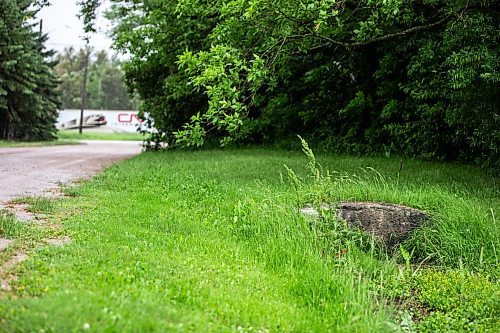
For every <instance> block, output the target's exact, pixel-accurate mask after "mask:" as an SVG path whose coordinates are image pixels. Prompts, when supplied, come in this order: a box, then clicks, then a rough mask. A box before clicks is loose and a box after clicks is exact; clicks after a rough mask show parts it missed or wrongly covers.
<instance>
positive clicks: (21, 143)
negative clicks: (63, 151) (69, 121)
mask: <svg viewBox="0 0 500 333" xmlns="http://www.w3.org/2000/svg"><path fill="white" fill-rule="evenodd" d="M77 144H79V143H78V141H76V140H70V139H62V140H61V139H59V140H54V141H35V142H28V141H6V140H0V148H3V147H42V146H61V145H77Z"/></svg>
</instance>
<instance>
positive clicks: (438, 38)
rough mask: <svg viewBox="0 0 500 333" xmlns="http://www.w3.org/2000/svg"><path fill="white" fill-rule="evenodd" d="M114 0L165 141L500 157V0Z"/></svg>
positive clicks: (133, 74)
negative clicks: (305, 143) (286, 143)
mask: <svg viewBox="0 0 500 333" xmlns="http://www.w3.org/2000/svg"><path fill="white" fill-rule="evenodd" d="M97 3H98V1H88V5H89V6H88V7H85V9H86V11H87V13H88V12H92V9H93V8H95V5H96V4H97ZM113 3H114V7H113V9H112V10H111V12H110V14H109V16H110V17H111V18H113V19H114V20H115V22H116V29H115V34H114V36H115V40H116V45H117V46H118V49H120V50H123V51H127V52H129V53H130V54H131V56H132V57H131V61H130V63H129V64H128V65H127V66H126V67H125V70H126V72H127V74H126V75H127V80H128V83H129V85H130V86H131V87H133V88H134V89H137V90H138V91H139V94H140V96H141V98H142V99H143V100H144V103H143V106H142V110H143V111H146V112H149V113H150V114H151V115H152V117H153V119H154V120H155V122H156V126H157V127H158V129H160V130H161V131H162V132H164V133H166V134H167V137H166V139H167V140H170V141H172V140H173V138H174V137H175V140H176V141H177V142H181V143H185V144H187V145H201V144H203V142H204V141H205V139H206V136H207V134H209V135H210V136H217V137H219V138H221V139H222V143H223V144H226V143H228V142H230V141H232V140H240V141H244V142H257V143H262V142H265V143H272V142H277V141H281V140H283V139H287V138H290V137H292V136H294V135H295V134H301V135H303V136H305V137H306V138H309V141H314V142H318V143H322V145H323V146H324V147H325V148H327V149H333V150H337V151H343V152H349V153H371V152H386V153H395V154H401V155H410V156H420V157H425V158H433V159H442V158H447V159H455V160H461V161H467V162H474V161H476V162H489V163H490V164H495V163H496V164H497V166H498V161H499V160H500V152H499V149H500V148H499V147H500V132H499V128H500V116H499V98H498V91H499V87H500V86H499V83H500V76H499V75H500V74H499V63H500V62H499V57H498V54H500V49H499V45H500V44H499V36H500V32H499V29H498V26H499V17H500V13H499V6H498V4H497V2H496V1H493V0H476V1H464V0H454V1H442V0H426V1H402V0H390V1H373V0H363V1H347V0H344V1H334V0H321V1H320V0H300V1H299V0H286V1H270V0H234V1H222V0H220V1H210V2H207V1H206V0H183V1H176V0H162V1H159V0H156V1H123V0H120V1H118V0H116V1H113ZM84 12H85V11H84ZM202 95H203V96H205V97H203V96H202ZM186 120H189V122H188V124H186V125H185V126H183V127H181V126H180V125H181V124H182V123H184V122H185V121H186Z"/></svg>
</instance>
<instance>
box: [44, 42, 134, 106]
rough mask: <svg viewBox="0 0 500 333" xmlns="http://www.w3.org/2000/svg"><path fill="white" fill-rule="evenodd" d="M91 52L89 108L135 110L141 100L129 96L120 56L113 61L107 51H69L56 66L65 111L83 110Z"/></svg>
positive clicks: (57, 58)
mask: <svg viewBox="0 0 500 333" xmlns="http://www.w3.org/2000/svg"><path fill="white" fill-rule="evenodd" d="M87 52H89V55H90V56H89V64H88V79H87V99H86V101H85V108H87V109H100V110H135V109H137V101H136V100H134V99H133V98H130V97H129V94H128V92H127V87H126V86H125V82H124V80H123V71H122V69H121V66H122V63H121V61H120V60H119V59H117V58H116V57H112V58H109V57H108V55H107V53H106V51H99V52H96V53H93V52H92V49H88V50H84V49H81V50H78V51H75V50H74V49H73V48H68V49H65V50H64V52H63V53H59V54H58V55H57V57H56V61H57V65H56V66H55V67H54V69H55V71H56V73H57V74H58V75H59V78H60V80H61V84H60V85H59V89H58V90H59V91H60V94H61V98H62V109H79V108H80V107H81V91H82V81H83V72H84V70H83V67H84V66H85V58H86V56H87Z"/></svg>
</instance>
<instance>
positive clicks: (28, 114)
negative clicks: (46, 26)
mask: <svg viewBox="0 0 500 333" xmlns="http://www.w3.org/2000/svg"><path fill="white" fill-rule="evenodd" d="M43 3H44V1H33V0H2V1H1V2H0V139H22V140H48V139H52V138H53V133H54V132H55V130H56V129H55V126H54V123H55V120H56V117H57V108H58V106H59V97H58V95H57V93H56V91H55V88H56V87H57V84H58V80H57V77H56V75H55V74H54V73H53V72H52V69H51V67H52V64H51V63H50V62H49V61H48V60H47V59H48V58H50V57H51V56H52V55H53V53H52V52H51V51H46V50H45V48H44V45H43V43H44V41H45V39H46V37H45V36H43V35H41V34H40V33H39V32H37V31H36V26H35V25H34V24H32V23H30V22H31V20H32V18H33V17H34V15H35V14H36V11H37V8H38V6H36V5H35V4H40V5H41V4H43Z"/></svg>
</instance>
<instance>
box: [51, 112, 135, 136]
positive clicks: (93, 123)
mask: <svg viewBox="0 0 500 333" xmlns="http://www.w3.org/2000/svg"><path fill="white" fill-rule="evenodd" d="M142 123H143V120H141V119H140V118H139V116H138V111H128V110H119V111H113V110H106V111H104V110H84V112H83V122H82V126H83V129H84V130H91V131H92V132H105V133H124V132H128V133H135V132H137V127H138V126H140V125H141V124H142ZM79 126H80V110H61V111H59V118H58V119H57V129H59V130H60V131H71V130H78V128H79Z"/></svg>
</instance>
